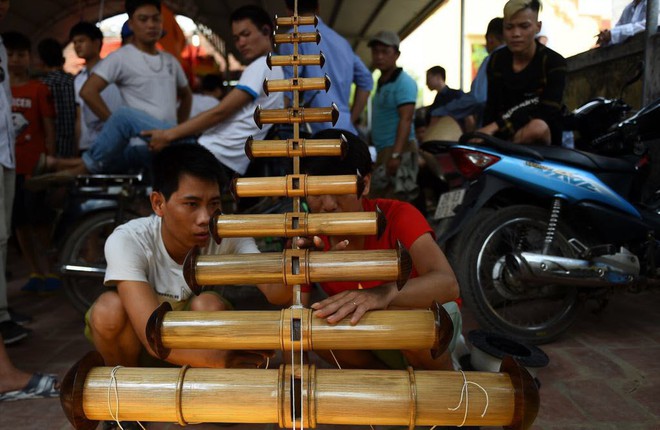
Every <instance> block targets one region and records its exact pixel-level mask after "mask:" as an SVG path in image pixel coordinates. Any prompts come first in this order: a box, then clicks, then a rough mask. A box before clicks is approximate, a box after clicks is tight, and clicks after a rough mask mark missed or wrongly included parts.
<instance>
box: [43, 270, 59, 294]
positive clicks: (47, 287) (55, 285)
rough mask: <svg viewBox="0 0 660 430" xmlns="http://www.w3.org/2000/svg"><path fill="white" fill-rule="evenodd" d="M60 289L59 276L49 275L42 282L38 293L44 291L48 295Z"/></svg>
mask: <svg viewBox="0 0 660 430" xmlns="http://www.w3.org/2000/svg"><path fill="white" fill-rule="evenodd" d="M61 288H62V280H61V279H60V277H59V276H57V275H55V274H53V273H49V274H48V275H46V279H45V280H44V283H43V287H42V289H41V290H40V291H45V292H47V293H50V292H52V291H57V290H59V289H61Z"/></svg>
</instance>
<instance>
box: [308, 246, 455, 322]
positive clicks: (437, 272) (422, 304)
mask: <svg viewBox="0 0 660 430" xmlns="http://www.w3.org/2000/svg"><path fill="white" fill-rule="evenodd" d="M409 252H410V257H411V258H412V261H413V265H414V266H415V269H417V273H418V275H419V276H417V277H416V278H412V279H409V280H408V282H406V284H405V285H404V287H403V288H402V289H401V291H397V287H396V285H395V284H394V283H387V284H383V285H381V286H379V287H376V288H369V289H364V290H347V291H343V292H341V293H339V294H337V295H334V296H332V297H329V298H327V299H325V300H323V301H321V302H318V303H314V304H313V305H312V309H314V315H315V316H317V317H319V318H327V320H328V322H329V323H331V324H334V323H336V322H338V321H341V320H342V319H343V318H345V317H347V316H349V315H350V317H351V324H357V322H358V321H359V320H360V318H362V316H363V315H364V313H365V312H367V311H370V310H375V309H388V308H393V307H394V308H416V309H426V308H429V307H431V305H432V304H433V302H434V301H436V302H438V303H447V302H450V301H452V300H456V299H457V298H458V296H459V289H458V281H456V276H455V275H454V272H453V270H452V269H451V266H450V265H449V262H448V261H447V258H446V257H445V255H444V253H443V252H442V250H440V247H438V244H437V243H436V242H435V240H434V239H433V237H432V236H431V234H430V233H424V234H423V235H421V236H419V237H418V238H417V239H416V240H415V241H414V242H413V244H412V246H411V247H410V250H409Z"/></svg>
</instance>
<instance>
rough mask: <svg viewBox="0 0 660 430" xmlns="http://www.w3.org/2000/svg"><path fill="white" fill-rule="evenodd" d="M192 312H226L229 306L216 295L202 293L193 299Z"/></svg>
mask: <svg viewBox="0 0 660 430" xmlns="http://www.w3.org/2000/svg"><path fill="white" fill-rule="evenodd" d="M190 310H192V311H224V310H227V305H226V304H225V302H224V301H222V299H221V298H220V297H219V296H218V295H216V294H210V293H206V294H204V293H202V294H200V295H199V296H197V297H195V298H193V299H192V302H191V303H190Z"/></svg>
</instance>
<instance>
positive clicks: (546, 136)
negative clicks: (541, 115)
mask: <svg viewBox="0 0 660 430" xmlns="http://www.w3.org/2000/svg"><path fill="white" fill-rule="evenodd" d="M520 132H521V133H520V139H521V143H545V144H548V145H549V144H550V127H548V124H547V123H546V122H545V121H543V120H542V119H538V118H536V119H533V120H531V121H530V122H528V123H527V125H525V127H523V128H522V129H521V130H520Z"/></svg>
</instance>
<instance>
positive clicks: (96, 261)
mask: <svg viewBox="0 0 660 430" xmlns="http://www.w3.org/2000/svg"><path fill="white" fill-rule="evenodd" d="M116 215H117V214H116V211H115V210H110V211H101V212H98V213H95V214H93V215H90V216H89V217H88V218H87V219H85V220H84V221H83V222H81V223H80V224H79V225H78V226H76V227H75V228H74V229H73V230H72V231H71V232H69V234H68V235H67V239H66V242H65V243H64V245H63V248H62V253H61V254H60V267H63V266H65V265H74V266H83V267H89V268H92V269H98V270H102V272H101V273H94V274H84V273H80V274H73V275H71V274H65V275H64V276H63V277H62V281H63V285H64V292H65V294H66V296H67V298H68V299H69V301H70V302H71V304H72V305H73V307H74V308H75V309H76V310H77V311H79V312H81V313H83V314H84V313H85V312H87V310H88V309H89V307H90V306H91V305H92V303H94V301H95V300H96V299H97V297H98V296H100V295H101V293H103V292H104V291H106V290H107V288H106V287H105V286H103V276H104V275H105V268H106V266H107V263H106V261H105V253H104V251H103V247H104V246H105V240H106V239H107V238H108V236H109V235H110V233H112V231H113V230H114V229H115V227H116V226H117V222H116V220H115V217H116ZM127 216H128V218H127V219H126V221H128V219H132V218H135V217H136V215H134V214H127Z"/></svg>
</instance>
